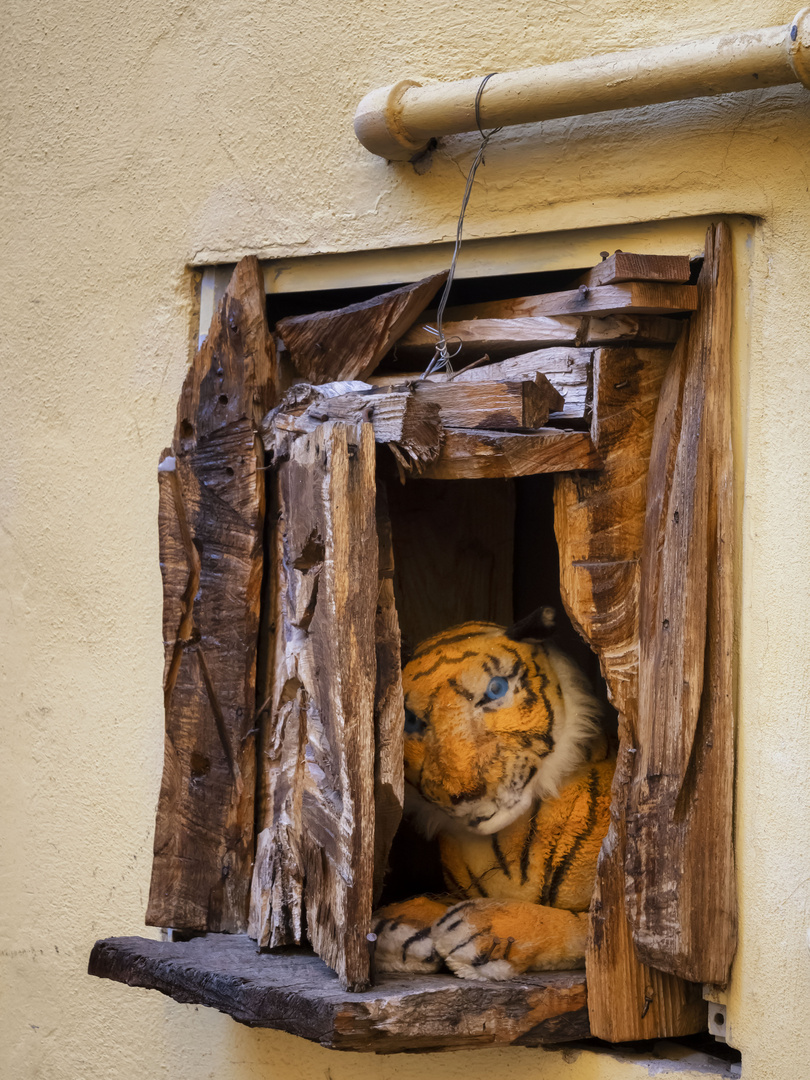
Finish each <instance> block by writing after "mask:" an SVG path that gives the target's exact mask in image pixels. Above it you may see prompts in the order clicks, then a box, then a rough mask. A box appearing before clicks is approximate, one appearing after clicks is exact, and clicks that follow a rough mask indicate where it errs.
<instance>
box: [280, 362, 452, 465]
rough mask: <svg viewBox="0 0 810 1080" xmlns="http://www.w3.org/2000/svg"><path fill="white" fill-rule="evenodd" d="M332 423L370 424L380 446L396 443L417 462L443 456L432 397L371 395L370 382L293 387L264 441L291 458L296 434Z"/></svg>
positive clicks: (399, 393) (396, 393) (437, 412)
mask: <svg viewBox="0 0 810 1080" xmlns="http://www.w3.org/2000/svg"><path fill="white" fill-rule="evenodd" d="M344 385H345V386H349V387H365V390H363V391H360V390H350V391H347V392H342V393H337V392H336V393H335V395H334V396H329V397H323V396H321V395H320V393H319V392H318V391H320V390H321V389H324V390H326V389H327V388H331V387H333V386H334V387H337V388H340V387H342V386H344ZM327 420H340V421H342V422H343V423H348V424H359V423H370V424H371V426H372V428H373V430H374V439H375V441H376V442H378V443H396V444H397V445H398V446H400V447H402V449H403V450H404V451H405V453H406V454H407V455H409V456H410V457H411V458H413V459H415V460H417V461H432V460H433V458H435V457H436V455H437V454H438V452H439V445H440V443H441V437H442V424H441V419H440V410H439V406H438V404H437V403H436V402H433V401H431V400H430V397H429V396H425V397H423V398H417V397H416V395H414V394H413V393H411V392H410V390H407V391H394V390H392V391H391V392H388V393H386V392H385V391H384V390H382V389H381V390H380V392H377V391H376V388H375V392H370V391H369V387H368V385H367V384H365V383H360V382H356V383H346V384H327V385H326V386H323V387H320V386H317V387H316V386H311V385H310V384H308V383H304V384H300V385H297V386H294V387H292V388H291V389H290V390H289V391H288V392H287V394H286V395H285V398H284V400H283V401H282V403H281V404H280V405H279V407H278V408H277V409H274V410H273V411H272V412H271V413H269V414H268V415H267V416H266V417H265V418H264V421H263V422H262V438H263V440H264V447H265V449H266V450H268V451H270V452H272V453H273V454H274V455H275V456H276V457H286V456H287V454H288V453H289V444H290V440H291V439H292V438H294V437H295V436H297V435H301V434H304V433H308V432H313V431H315V429H316V428H317V427H318V426H319V425H320V424H323V423H325V422H326V421H327Z"/></svg>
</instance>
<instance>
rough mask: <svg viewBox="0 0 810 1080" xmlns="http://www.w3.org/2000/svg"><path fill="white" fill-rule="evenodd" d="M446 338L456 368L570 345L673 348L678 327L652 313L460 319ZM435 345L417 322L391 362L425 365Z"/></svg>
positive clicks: (454, 320) (446, 328)
mask: <svg viewBox="0 0 810 1080" xmlns="http://www.w3.org/2000/svg"><path fill="white" fill-rule="evenodd" d="M444 332H445V335H446V336H447V340H448V341H450V342H451V344H452V345H453V347H455V346H456V345H459V344H460V346H461V348H460V351H459V353H458V355H457V358H456V359H455V360H454V365H455V366H456V367H458V366H460V365H461V364H462V363H463V362H465V361H469V360H474V359H477V357H478V356H481V355H483V354H484V353H487V354H488V355H489V356H491V357H492V358H493V359H497V360H501V359H504V357H505V356H506V355H508V354H510V353H511V354H514V353H515V352H519V351H520V350H524V351H527V350H530V349H543V348H546V347H553V346H561V345H571V346H574V347H584V346H588V345H623V344H631V343H632V344H637V345H668V344H669V345H674V343H675V341H676V340H677V338H678V335H679V334H680V323H679V321H678V320H675V319H668V318H666V317H661V316H653V315H608V316H605V317H604V318H601V317H596V316H590V315H559V316H546V315H538V316H531V317H529V316H520V317H510V316H503V317H497V318H496V317H492V318H490V317H489V316H487V317H483V316H482V317H480V318H475V317H472V316H471V317H469V318H468V317H463V318H461V317H459V318H455V317H454V318H449V317H448V320H447V321H446V322H445V324H444ZM435 345H436V337H435V335H433V334H431V333H429V332H428V331H427V330H425V329H424V325H423V324H422V323H421V322H420V323H419V325H417V326H414V327H412V328H411V330H409V331H408V333H407V334H405V335H404V336H403V337H402V338H400V340H399V341H398V342H397V343H396V353H395V354H396V358H397V362H398V363H401V364H406V363H413V364H414V365H418V364H419V362H420V361H422V362H423V365H424V364H427V361H428V360H429V359H430V357H431V356H432V355H433V352H434V349H435Z"/></svg>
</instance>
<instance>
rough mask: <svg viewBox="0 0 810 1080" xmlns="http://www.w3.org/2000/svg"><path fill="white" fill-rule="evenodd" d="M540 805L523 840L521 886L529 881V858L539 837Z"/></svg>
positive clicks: (538, 804) (537, 806)
mask: <svg viewBox="0 0 810 1080" xmlns="http://www.w3.org/2000/svg"><path fill="white" fill-rule="evenodd" d="M540 805H541V804H540V803H537V805H536V807H535V809H534V813H533V814H532V819H531V821H530V822H529V827H528V829H527V830H526V835H525V837H524V838H523V847H522V849H521V852H520V884H521V885H525V884H526V882H527V881H528V879H529V856H530V855H531V853H532V844H533V843H534V838H535V836H537V817H538V815H539V813H540Z"/></svg>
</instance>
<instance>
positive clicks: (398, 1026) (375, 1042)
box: [89, 934, 588, 1054]
mask: <svg viewBox="0 0 810 1080" xmlns="http://www.w3.org/2000/svg"><path fill="white" fill-rule="evenodd" d="M89 972H90V974H91V975H96V976H98V977H99V978H104V979H113V980H115V981H116V982H121V983H125V984H126V985H128V986H138V987H146V988H147V989H150V990H159V991H160V992H161V993H163V994H167V995H168V996H170V997H172V998H174V999H175V1001H180V1002H193V1003H195V1004H197V1003H199V1004H203V1005H208V1006H210V1007H212V1008H215V1009H219V1011H220V1012H224V1013H227V1014H228V1015H230V1016H232V1017H233V1018H234V1019H235V1020H238V1021H239V1022H240V1023H242V1024H248V1025H249V1026H250V1027H265V1028H275V1029H277V1030H280V1031H286V1032H289V1033H290V1034H291V1035H299V1036H301V1037H302V1038H304V1039H309V1040H311V1041H312V1042H316V1043H320V1044H321V1046H326V1047H330V1048H332V1049H335V1050H352V1051H364V1052H370V1053H378V1054H391V1053H397V1052H401V1051H403V1050H440V1049H462V1048H464V1047H469V1048H473V1047H487V1046H508V1045H518V1046H546V1045H553V1044H554V1043H559V1042H568V1041H571V1040H574V1039H582V1038H586V1037H587V1036H588V1010H587V1003H586V991H585V977H584V974H583V973H582V972H579V971H574V972H546V973H537V974H533V975H524V976H522V977H521V978H519V979H514V980H510V981H508V982H503V983H479V982H467V981H463V980H461V979H457V978H455V976H452V975H425V976H398V975H385V976H384V977H383V978H382V979H381V980H380V982H379V983H378V984H377V985H376V986H375V987H374V988H373V989H372V990H367V991H365V992H362V993H354V994H351V993H346V991H344V990H342V989H341V988H340V985H339V983H338V981H337V979H336V978H335V976H334V975H333V973H332V972H331V971H329V969H328V968H327V967H326V966H325V965H324V964H323V963H322V961H320V960H319V959H318V958H317V957H315V956H309V955H306V954H303V953H293V952H292V950H290V952H289V953H287V954H278V953H275V954H272V955H267V954H257V952H256V946H255V943H254V942H252V941H250V939H248V938H246V937H243V936H241V935H224V934H223V935H210V934H209V935H208V936H207V937H203V938H195V939H194V940H193V941H187V942H168V941H150V940H148V939H146V938H139V937H130V938H108V939H106V940H104V941H98V942H96V944H95V947H94V948H93V952H92V955H91V957H90V966H89Z"/></svg>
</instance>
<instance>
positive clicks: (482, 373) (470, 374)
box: [368, 348, 593, 420]
mask: <svg viewBox="0 0 810 1080" xmlns="http://www.w3.org/2000/svg"><path fill="white" fill-rule="evenodd" d="M592 360H593V349H576V348H562V349H540V350H537V351H536V352H527V353H521V354H520V355H519V356H510V357H508V358H507V359H505V360H500V361H498V362H496V363H493V364H481V365H480V366H479V367H474V368H470V369H469V370H468V371H461V370H458V371H457V372H456V373H455V374H453V375H449V374H446V373H445V372H436V374H434V375H429V376H428V377H427V379H426V380H425V381H426V382H448V381H452V382H453V383H461V382H501V381H506V382H510V381H521V380H523V379H528V378H531V377H532V376H534V375H536V374H540V375H545V377H546V378H547V379H548V381H549V382H550V383H551V385H552V386H553V387H554V389H555V390H557V392H558V393H559V394H560V395H561V396H562V398H563V405H562V408H561V409H559V410H558V412H557V411H555V410H552V412H551V414H550V415H552V416H557V415H558V416H559V418H560V419H561V420H585V419H588V420H590V415H591V367H592ZM420 374H421V373H420V372H418V371H416V372H412V373H409V374H404V375H397V374H387V375H372V376H371V377H370V379H369V380H368V381H369V382H370V383H371V384H372V385H373V386H380V387H384V386H393V385H397V384H401V383H403V382H414V381H416V380H417V379H419V377H420Z"/></svg>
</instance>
